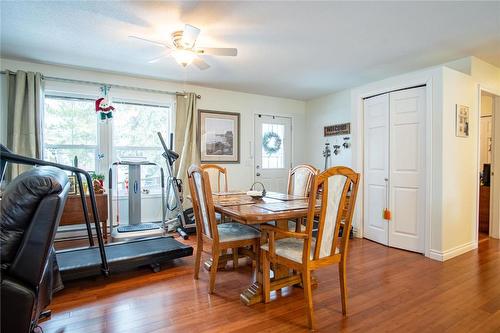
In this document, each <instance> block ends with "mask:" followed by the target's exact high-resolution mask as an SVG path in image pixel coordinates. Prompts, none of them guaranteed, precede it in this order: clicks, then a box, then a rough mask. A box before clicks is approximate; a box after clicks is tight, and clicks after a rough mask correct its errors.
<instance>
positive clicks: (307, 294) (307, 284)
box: [302, 269, 314, 329]
mask: <svg viewBox="0 0 500 333" xmlns="http://www.w3.org/2000/svg"><path fill="white" fill-rule="evenodd" d="M302 284H303V286H304V298H305V300H306V311H307V323H308V324H309V328H310V329H313V327H314V315H313V300H312V288H311V271H310V270H308V269H305V270H304V271H303V272H302Z"/></svg>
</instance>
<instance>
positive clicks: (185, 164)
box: [175, 93, 200, 191]
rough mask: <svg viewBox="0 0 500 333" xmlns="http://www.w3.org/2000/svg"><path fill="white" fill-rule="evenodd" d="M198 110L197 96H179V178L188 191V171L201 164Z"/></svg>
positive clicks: (176, 142) (176, 123) (177, 117)
mask: <svg viewBox="0 0 500 333" xmlns="http://www.w3.org/2000/svg"><path fill="white" fill-rule="evenodd" d="M197 136H198V109H197V108H196V94H195V93H187V94H185V96H182V95H178V96H177V107H176V111H175V149H176V151H177V152H178V153H179V154H180V158H179V162H178V164H177V178H179V179H181V180H182V182H183V184H184V191H186V190H187V188H188V185H187V170H188V169H189V166H190V165H191V164H193V163H194V164H198V165H199V164H200V149H199V147H198V138H197Z"/></svg>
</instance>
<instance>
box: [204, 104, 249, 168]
mask: <svg viewBox="0 0 500 333" xmlns="http://www.w3.org/2000/svg"><path fill="white" fill-rule="evenodd" d="M198 112H199V114H198V138H199V140H200V157H201V162H202V163H211V162H214V163H239V162H240V114H239V113H234V112H222V111H211V110H198Z"/></svg>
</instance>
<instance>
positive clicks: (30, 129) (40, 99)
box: [7, 71, 44, 177]
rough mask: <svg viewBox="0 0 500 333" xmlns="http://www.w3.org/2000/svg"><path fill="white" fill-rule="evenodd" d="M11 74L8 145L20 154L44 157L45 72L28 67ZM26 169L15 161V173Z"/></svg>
mask: <svg viewBox="0 0 500 333" xmlns="http://www.w3.org/2000/svg"><path fill="white" fill-rule="evenodd" d="M7 75H8V79H7V89H8V105H7V148H9V149H10V150H12V152H14V153H16V154H20V155H24V156H28V157H35V158H42V142H43V140H42V115H43V104H44V82H43V76H42V74H40V73H34V72H24V71H17V72H16V73H12V72H8V74H7ZM23 170H24V168H23V167H22V166H19V165H13V167H12V171H11V175H12V177H15V176H17V175H18V174H19V173H20V172H22V171H23Z"/></svg>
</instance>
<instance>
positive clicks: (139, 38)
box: [128, 36, 170, 49]
mask: <svg viewBox="0 0 500 333" xmlns="http://www.w3.org/2000/svg"><path fill="white" fill-rule="evenodd" d="M128 37H129V38H133V39H138V40H141V41H143V42H147V43H151V44H154V45H157V46H160V47H164V48H167V49H169V48H170V46H168V45H167V44H166V43H162V42H159V41H156V40H152V39H147V38H142V37H138V36H128Z"/></svg>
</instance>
